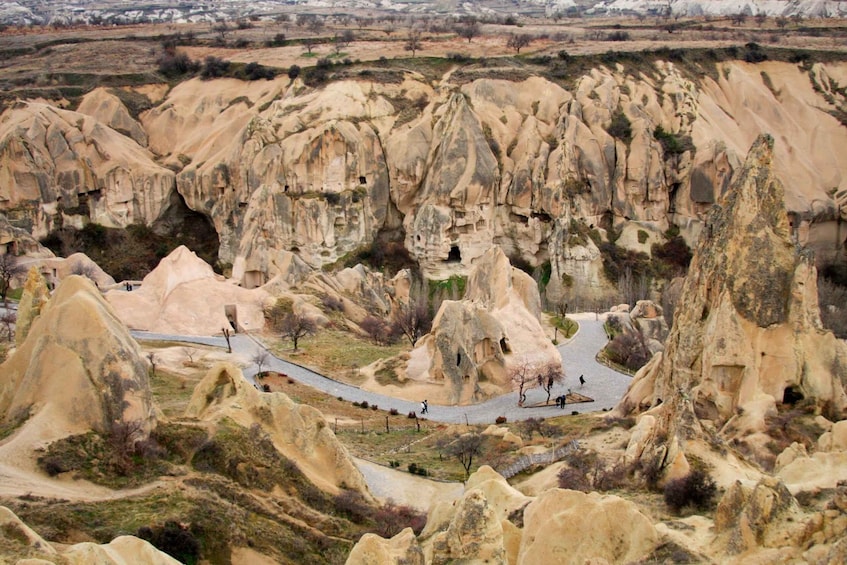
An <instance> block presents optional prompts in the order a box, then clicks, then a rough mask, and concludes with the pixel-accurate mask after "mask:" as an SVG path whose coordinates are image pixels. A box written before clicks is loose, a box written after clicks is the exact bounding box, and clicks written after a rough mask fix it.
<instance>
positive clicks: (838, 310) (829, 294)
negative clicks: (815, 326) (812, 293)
mask: <svg viewBox="0 0 847 565" xmlns="http://www.w3.org/2000/svg"><path fill="white" fill-rule="evenodd" d="M818 305H819V306H820V309H821V323H822V324H823V327H825V328H826V329H828V330H830V331H832V333H834V334H835V335H836V337H838V338H841V339H845V338H847V287H844V286H841V285H839V284H836V283H835V282H833V281H831V280H830V279H826V278H823V279H819V280H818Z"/></svg>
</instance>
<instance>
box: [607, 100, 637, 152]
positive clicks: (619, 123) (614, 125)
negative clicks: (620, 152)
mask: <svg viewBox="0 0 847 565" xmlns="http://www.w3.org/2000/svg"><path fill="white" fill-rule="evenodd" d="M606 132H608V134H609V135H611V136H612V137H615V138H617V139H620V140H621V141H623V142H624V143H626V144H627V145H629V142H630V141H632V124H631V123H630V121H629V118H627V117H626V114H624V113H623V110H621V109H620V108H618V109H617V110H615V113H614V114H612V121H611V122H610V123H609V127H608V128H607V129H606Z"/></svg>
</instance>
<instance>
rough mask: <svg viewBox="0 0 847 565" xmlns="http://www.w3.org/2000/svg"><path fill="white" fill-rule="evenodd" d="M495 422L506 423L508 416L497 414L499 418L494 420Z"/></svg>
mask: <svg viewBox="0 0 847 565" xmlns="http://www.w3.org/2000/svg"><path fill="white" fill-rule="evenodd" d="M494 423H495V424H505V423H506V417H505V416H497V419H496V420H494Z"/></svg>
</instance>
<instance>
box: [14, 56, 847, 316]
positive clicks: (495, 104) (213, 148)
mask: <svg viewBox="0 0 847 565" xmlns="http://www.w3.org/2000/svg"><path fill="white" fill-rule="evenodd" d="M716 71H717V72H715V73H714V74H713V75H708V74H707V75H702V76H698V77H696V78H692V77H689V76H688V75H686V74H685V73H684V72H683V71H681V70H680V69H678V68H676V67H675V66H674V65H673V64H670V63H664V62H661V61H659V62H657V63H656V64H655V66H654V67H652V68H650V69H649V70H648V71H644V72H642V69H641V68H639V69H638V70H635V69H628V68H627V67H625V66H619V67H616V68H614V69H607V68H597V69H592V70H591V71H589V72H587V73H586V74H585V75H583V76H581V77H579V78H578V79H577V80H576V82H575V84H574V87H573V88H572V89H571V90H565V89H564V88H562V87H561V86H559V85H558V84H556V83H554V82H551V81H549V80H547V79H544V78H541V77H538V76H528V77H522V78H520V79H515V80H512V81H507V80H499V79H492V78H487V77H481V78H477V79H475V80H470V81H467V77H465V79H463V80H459V79H458V78H455V77H453V76H452V75H451V76H450V77H445V80H444V82H443V83H442V85H441V86H440V87H439V88H437V89H433V87H432V86H431V85H432V83H431V81H430V80H428V79H426V78H424V77H423V76H420V75H417V74H415V73H411V72H408V73H404V74H403V75H402V76H398V79H399V80H398V81H396V82H392V81H373V82H368V81H365V80H360V79H357V80H340V81H335V82H332V83H330V84H328V85H326V86H324V87H321V88H318V89H311V88H308V87H306V86H305V85H303V84H302V83H301V82H299V81H294V83H292V84H289V83H290V81H289V80H288V79H287V78H279V79H276V80H273V81H254V82H249V83H245V82H241V81H237V80H234V79H220V80H214V81H200V80H190V81H185V82H183V83H181V84H179V85H177V86H176V87H174V88H173V89H172V90H171V91H170V92H169V93H168V96H167V98H165V99H164V100H162V101H161V102H160V103H159V104H158V105H156V106H155V107H154V108H153V109H152V110H150V111H148V112H146V113H145V114H144V115H143V116H141V118H140V120H141V126H142V128H143V130H144V133H145V134H146V135H147V138H148V146H149V150H150V152H152V154H153V155H156V156H157V159H158V160H159V161H160V162H161V163H164V164H166V165H167V167H168V169H164V168H162V167H160V166H158V165H156V164H155V163H154V162H153V161H152V160H151V153H149V152H148V151H147V149H145V148H143V147H141V146H139V144H138V143H136V140H138V141H139V142H143V137H142V136H141V134H140V132H139V131H138V130H137V128H135V122H132V121H129V122H128V121H127V116H128V114H127V113H126V110H125V108H123V106H122V105H120V104H119V101H118V100H117V99H116V97H114V96H113V95H111V94H109V93H108V92H106V91H103V90H98V91H95V92H92V93H90V94H89V95H88V96H87V97H86V100H85V102H84V104H83V106H81V110H84V111H86V112H89V113H90V114H91V115H90V116H85V115H84V114H81V113H74V112H68V111H66V110H58V109H55V108H51V107H49V106H46V105H44V104H39V103H30V104H21V105H18V106H17V107H14V108H11V109H10V110H8V111H7V112H6V113H5V114H4V115H3V118H2V122H1V123H0V187H2V188H0V191H1V192H0V209H2V210H5V211H7V213H8V214H9V215H10V218H11V217H12V215H14V216H15V221H16V222H18V223H19V224H20V225H21V226H22V227H27V229H29V231H31V232H32V233H33V234H36V235H37V236H42V235H44V234H45V233H46V231H48V230H49V229H52V228H54V227H56V225H58V224H59V223H63V222H69V223H70V224H73V225H76V226H80V225H82V223H84V222H85V221H87V220H88V219H90V220H93V221H96V222H99V223H103V224H106V225H117V226H124V225H127V224H128V223H132V222H145V223H148V224H149V223H151V222H153V221H154V220H156V219H157V218H159V217H160V216H161V214H162V212H163V210H164V209H165V208H166V207H167V206H168V203H169V202H171V199H172V197H174V194H173V191H174V190H178V191H179V194H180V196H181V197H182V198H184V200H185V202H186V203H187V204H188V206H189V207H190V208H191V209H192V210H194V211H196V212H199V213H201V214H204V215H206V216H207V217H208V218H209V219H210V221H211V223H212V224H213V225H214V227H215V230H216V231H217V233H218V237H219V241H220V253H219V255H220V258H221V260H222V261H223V262H228V263H231V264H232V265H233V275H234V278H236V279H237V280H240V281H242V283H245V282H246V280H247V279H250V280H253V279H259V283H258V284H262V283H264V282H266V281H268V280H270V279H272V278H273V277H274V276H276V274H277V273H278V271H277V267H276V263H277V262H278V258H279V257H280V253H281V252H289V251H290V252H294V253H296V254H297V255H298V256H299V257H300V258H301V259H302V260H304V261H305V262H306V263H308V264H309V265H311V266H312V267H320V266H323V265H326V264H329V263H333V262H335V261H336V260H337V259H339V258H341V257H343V256H344V255H345V254H347V253H350V252H354V251H356V250H358V249H360V248H366V247H368V246H370V245H373V243H374V241H375V240H376V239H377V236H378V235H380V234H385V233H390V234H393V236H394V237H395V238H396V240H398V241H399V240H402V241H403V242H404V245H405V247H406V249H408V250H409V252H410V253H411V254H412V255H413V256H414V258H415V259H417V260H418V261H419V263H420V265H421V267H422V269H423V272H424V275H425V276H426V277H427V278H429V279H442V280H443V279H446V278H447V277H449V276H451V275H467V273H468V272H469V271H470V269H471V268H472V263H473V261H474V260H475V259H476V258H478V257H480V256H481V255H482V254H483V253H484V252H485V251H486V250H487V249H489V248H490V247H491V246H492V245H493V244H496V245H499V246H500V247H502V248H503V249H504V251H505V252H506V254H507V255H508V256H510V257H520V258H521V259H522V260H523V261H526V262H527V263H529V264H530V265H532V266H537V267H542V268H543V269H545V270H546V269H548V267H547V265H548V262H549V272H550V277H549V278H550V281H549V284H548V285H547V289H548V290H547V291H548V297H549V298H551V299H552V300H558V299H559V298H560V297H561V296H562V294H563V293H565V292H566V291H567V289H568V288H578V289H580V291H581V292H585V293H587V294H592V293H594V294H597V293H600V292H602V291H603V290H604V289H606V288H607V282H606V281H605V280H604V279H603V277H602V272H601V268H600V267H601V255H600V252H599V250H598V248H597V245H596V243H595V242H594V241H593V240H592V239H590V238H587V237H586V233H587V232H588V231H589V230H596V232H597V234H598V235H599V236H601V237H602V235H603V234H604V233H606V231H605V230H607V229H609V228H614V229H615V230H616V232H621V233H622V234H623V235H622V237H621V239H620V240H619V245H621V246H628V247H631V248H634V249H638V250H647V251H649V247H648V246H646V244H645V243H641V242H639V241H637V240H636V239H634V238H633V237H630V236H631V232H632V231H633V229H632V228H633V226H637V229H635V231H636V232H637V231H638V230H643V231H644V232H646V233H648V234H652V235H651V236H650V239H649V241H651V242H652V241H653V240H654V239H657V238H659V235H658V234H661V233H663V232H664V231H665V230H666V229H667V228H668V226H669V225H670V224H671V223H674V224H676V225H678V226H679V227H680V228H681V231H682V234H683V236H684V237H685V238H686V239H687V240H688V241H689V242H693V241H695V240H696V238H697V235H698V234H699V232H700V230H701V229H702V227H703V218H704V216H705V215H706V213H707V212H708V210H709V208H710V207H711V206H712V204H714V202H716V201H718V199H719V198H720V197H721V195H722V193H723V192H724V191H725V190H726V188H727V186H728V182H729V179H730V178H731V177H732V175H733V174H734V172H735V170H736V169H737V168H738V167H739V165H740V163H741V161H742V158H743V154H744V151H746V149H747V147H748V146H749V144H750V143H751V142H752V141H753V139H754V138H755V136H756V135H757V134H758V132H759V131H761V129H762V127H767V128H768V129H769V130H770V131H772V132H773V134H774V136H775V137H776V138H777V139H780V144H779V145H778V146H777V148H776V149H775V151H776V159H775V163H774V166H775V169H776V173H777V175H778V176H779V177H780V178H781V179H783V180H784V182H785V184H786V186H788V187H789V191H788V193H787V203H788V208H789V211H790V213H791V215H792V221H793V222H794V224H795V227H796V228H797V229H796V232H797V236H798V238H799V240H800V242H801V243H802V244H809V245H810V246H812V247H813V248H814V249H815V251H816V252H817V256H818V261H819V262H821V263H826V262H830V261H833V260H843V243H844V233H843V230H841V231H839V230H838V229H837V225H838V221H839V219H840V220H841V221H843V220H844V219H845V218H847V208H845V202H847V199H845V198H844V194H847V188H845V186H844V180H843V179H845V178H847V164H845V163H844V160H843V159H840V158H839V157H840V155H839V154H838V151H837V148H838V147H841V146H843V145H844V143H845V142H846V141H847V133H845V130H844V128H843V127H842V126H841V124H840V123H839V122H838V120H837V119H836V118H834V117H833V116H831V115H829V114H828V113H827V112H826V110H827V109H832V110H835V109H837V108H841V109H843V106H844V105H845V101H844V97H843V94H842V93H841V91H840V90H839V89H838V88H837V84H838V78H839V77H840V76H842V75H843V64H841V63H828V64H825V65H824V64H815V65H812V66H811V68H809V69H800V68H798V67H797V65H793V64H788V63H776V62H774V63H771V62H767V63H763V64H760V65H749V64H745V63H739V62H726V63H720V64H718V65H717V66H716ZM764 77H767V79H765V78H764ZM775 91H776V92H779V96H775V95H774V92H775ZM92 116H93V117H92ZM107 123H108V124H112V125H113V126H114V128H117V130H116V129H113V128H112V127H109V126H108V125H106V124H107ZM809 123H815V124H816V126H815V128H814V129H812V128H808V127H807V124H809ZM626 124H628V127H622V126H624V125H626ZM763 124H764V125H763ZM659 126H661V128H662V130H660V131H663V132H664V133H663V134H661V135H660V136H658V137H657V135H656V132H657V127H659ZM118 130H120V131H125V132H127V133H128V134H129V135H130V136H131V137H128V136H127V135H122V134H120V133H118ZM622 130H625V131H622ZM610 131H611V132H612V133H614V135H612V134H611V133H609V132H610ZM627 132H628V133H627ZM615 135H616V136H617V137H615ZM689 140H690V142H689ZM715 140H718V141H715ZM171 170H174V171H179V173H178V177H177V178H176V182H174V173H173V172H172V171H171ZM833 188H834V189H835V190H834V191H833ZM60 197H61V198H60ZM32 202H36V203H37V205H33V204H31V203H32ZM60 209H61V213H60ZM248 286H255V285H248Z"/></svg>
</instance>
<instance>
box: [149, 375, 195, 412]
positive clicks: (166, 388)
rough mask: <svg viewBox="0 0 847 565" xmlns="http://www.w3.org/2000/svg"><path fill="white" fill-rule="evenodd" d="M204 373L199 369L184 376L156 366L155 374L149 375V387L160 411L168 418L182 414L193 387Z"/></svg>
mask: <svg viewBox="0 0 847 565" xmlns="http://www.w3.org/2000/svg"><path fill="white" fill-rule="evenodd" d="M204 375H205V372H204V371H201V372H197V373H194V374H192V375H191V376H189V377H185V376H183V375H178V374H176V373H172V372H170V371H165V370H163V369H159V368H157V369H156V372H155V374H153V375H151V376H150V388H151V390H152V391H153V399H154V400H155V401H156V405H157V406H158V407H159V408H160V409H161V410H162V413H163V414H164V415H165V416H166V417H168V418H174V417H179V416H182V415H183V414H184V413H185V409H186V408H187V407H188V402H189V400H191V394H192V393H193V392H194V387H195V386H196V385H197V383H199V382H200V380H201V379H202V378H203V376H204Z"/></svg>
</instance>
